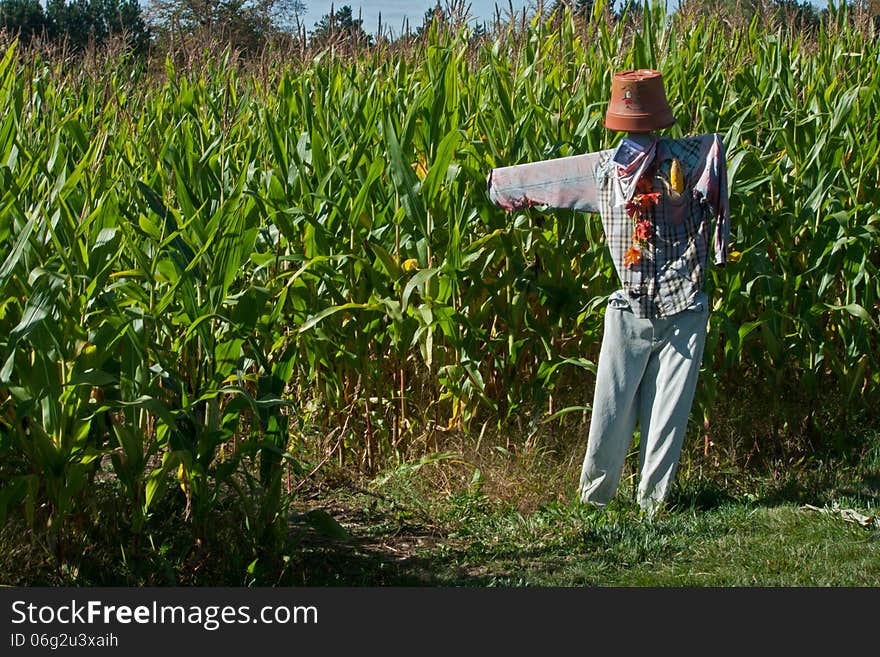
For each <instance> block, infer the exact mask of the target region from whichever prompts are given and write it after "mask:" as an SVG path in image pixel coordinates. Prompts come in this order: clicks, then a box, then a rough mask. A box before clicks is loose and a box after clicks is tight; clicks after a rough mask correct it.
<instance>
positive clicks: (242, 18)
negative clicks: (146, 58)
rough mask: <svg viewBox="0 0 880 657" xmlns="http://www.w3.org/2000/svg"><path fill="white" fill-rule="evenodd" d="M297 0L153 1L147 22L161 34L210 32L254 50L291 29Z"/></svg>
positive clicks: (295, 19)
mask: <svg viewBox="0 0 880 657" xmlns="http://www.w3.org/2000/svg"><path fill="white" fill-rule="evenodd" d="M304 12H305V4H303V3H302V2H299V0H154V2H153V3H152V7H151V10H150V21H151V23H152V25H153V26H154V27H155V29H156V31H157V32H158V33H159V34H160V35H162V36H163V37H167V36H171V37H173V38H179V37H189V36H195V35H198V36H203V35H205V34H207V35H209V36H210V37H211V38H218V39H222V40H224V41H226V42H227V43H228V44H229V45H231V46H232V47H234V48H238V49H240V50H243V51H257V50H259V49H260V48H261V47H262V46H263V45H264V44H265V43H266V41H267V40H268V39H269V38H270V37H271V36H272V35H274V34H275V33H276V32H277V31H278V30H279V29H282V30H287V29H293V28H295V27H297V26H298V25H299V17H300V16H302V14H303V13H304Z"/></svg>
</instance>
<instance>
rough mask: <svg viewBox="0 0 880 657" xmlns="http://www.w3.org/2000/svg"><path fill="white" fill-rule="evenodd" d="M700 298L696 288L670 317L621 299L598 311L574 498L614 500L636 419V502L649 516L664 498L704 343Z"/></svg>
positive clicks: (599, 503)
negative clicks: (595, 363) (639, 311)
mask: <svg viewBox="0 0 880 657" xmlns="http://www.w3.org/2000/svg"><path fill="white" fill-rule="evenodd" d="M708 310H709V309H708V302H707V299H706V295H705V293H701V294H700V295H699V296H698V298H697V300H696V301H695V302H694V303H693V304H691V306H690V308H688V309H687V310H684V311H682V312H680V313H677V314H675V315H672V316H670V317H664V318H660V319H639V318H637V317H636V316H635V315H633V313H632V311H631V310H630V309H629V305H628V304H627V303H626V300H625V299H624V298H623V297H622V296H618V295H612V298H611V300H610V301H609V304H608V306H607V308H606V310H605V333H604V335H603V337H602V347H601V349H600V352H599V367H598V371H597V375H596V391H595V393H594V397H593V409H592V418H591V420H590V432H589V438H588V442H587V453H586V456H585V457H584V465H583V468H582V470H581V480H580V490H581V500H582V501H583V502H585V503H590V504H594V505H596V506H600V507H602V506H605V505H606V504H607V503H608V502H610V501H611V498H612V497H614V494H615V492H616V491H617V486H618V484H619V483H620V475H621V472H622V470H623V464H624V461H625V460H626V453H627V451H628V450H629V447H630V445H631V444H632V441H633V433H634V431H635V427H636V421H637V420H638V422H639V426H640V430H641V441H640V444H639V486H638V494H637V498H638V502H639V505H640V506H641V508H642V509H643V510H645V511H647V512H649V513H653V512H654V511H655V510H656V508H657V507H658V506H659V505H660V504H662V503H663V502H664V501H665V500H666V496H667V495H668V493H669V489H670V487H671V485H672V481H673V478H674V476H675V469H676V466H677V465H678V459H679V456H680V455H681V448H682V444H683V442H684V435H685V429H686V427H687V421H688V415H689V414H690V411H691V406H692V404H693V400H694V391H695V390H696V386H697V376H698V375H699V372H700V363H701V361H702V359H703V347H704V346H705V344H706V325H707V319H708Z"/></svg>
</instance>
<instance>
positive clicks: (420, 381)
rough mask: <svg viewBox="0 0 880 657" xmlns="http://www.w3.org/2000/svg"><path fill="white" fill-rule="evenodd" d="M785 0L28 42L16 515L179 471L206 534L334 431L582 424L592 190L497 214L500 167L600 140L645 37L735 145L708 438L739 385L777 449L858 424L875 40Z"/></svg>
mask: <svg viewBox="0 0 880 657" xmlns="http://www.w3.org/2000/svg"><path fill="white" fill-rule="evenodd" d="M783 27H784V26H774V25H772V24H766V23H764V22H762V21H761V20H760V19H759V18H756V19H755V20H753V21H752V22H751V23H750V24H748V23H747V24H743V25H740V26H737V25H732V24H731V23H730V22H727V21H722V20H720V19H717V18H711V17H710V18H705V17H699V18H697V17H693V16H691V17H687V16H681V15H672V16H670V15H668V14H667V13H666V11H665V9H664V8H663V7H659V6H658V7H654V8H650V9H648V10H647V11H645V12H643V13H642V14H641V15H640V16H639V17H638V18H637V19H636V20H635V21H614V20H610V19H609V18H608V15H607V14H606V11H605V7H603V6H602V4H601V3H599V4H598V5H597V7H596V10H595V11H594V14H593V19H592V20H591V21H590V22H588V23H587V24H584V23H582V22H580V21H576V20H574V19H573V18H572V16H571V15H570V14H562V15H558V16H556V17H554V18H553V19H552V20H551V19H548V18H547V17H538V18H536V19H534V20H533V21H531V22H525V23H524V24H522V25H509V26H506V27H505V28H503V29H496V30H495V31H494V32H492V33H489V34H488V35H487V36H486V37H485V38H482V39H479V40H476V39H472V38H471V34H470V33H469V32H468V30H467V29H466V28H457V29H439V28H435V29H432V30H431V32H430V33H429V34H428V35H427V39H426V41H425V42H424V44H422V45H420V46H419V47H414V48H412V49H411V50H408V51H406V52H401V51H396V50H394V49H390V48H380V47H376V48H372V49H367V48H364V49H363V51H362V52H360V53H357V54H356V56H345V57H343V56H339V55H337V54H336V53H334V52H333V51H332V50H327V51H324V52H322V53H319V54H317V55H316V56H314V57H311V58H309V59H307V60H306V61H302V62H290V63H285V61H283V60H282V59H281V58H276V59H273V60H271V61H267V62H263V64H262V68H260V69H259V70H254V69H252V68H248V67H247V66H243V65H241V64H240V63H239V62H238V61H237V60H236V59H235V57H234V56H233V55H230V54H229V53H227V54H226V55H225V56H224V55H217V56H215V57H208V58H206V60H205V63H204V64H203V65H201V66H197V67H184V66H181V65H180V64H179V62H176V61H175V60H174V59H173V58H168V59H167V61H166V63H165V67H164V70H162V69H160V70H159V71H149V70H148V69H147V68H146V67H144V66H140V65H137V63H135V62H130V61H128V60H126V59H125V58H124V57H116V58H112V59H107V60H106V61H103V62H101V63H100V64H99V65H98V66H97V68H96V69H94V70H91V69H88V68H86V67H79V66H76V65H71V64H70V62H62V61H55V60H52V59H51V58H46V57H40V56H31V55H28V54H26V53H25V52H24V51H23V50H22V49H21V48H19V47H16V46H15V45H14V44H13V45H10V46H9V47H8V48H7V49H6V50H5V52H4V53H3V56H2V61H0V108H2V111H0V292H2V293H0V473H2V477H3V484H2V490H0V523H4V522H5V521H6V518H7V517H10V516H11V515H12V514H15V515H16V516H21V517H22V518H24V521H25V522H26V523H28V525H29V526H30V527H32V528H34V529H35V530H38V531H36V534H37V535H39V536H43V537H44V539H41V540H45V541H46V544H47V545H48V546H49V547H50V548H51V549H52V550H54V552H55V553H56V555H58V557H59V558H60V559H63V558H64V554H63V551H64V550H65V549H66V550H71V549H74V548H73V547H72V545H71V543H72V539H71V540H68V545H67V547H65V546H64V545H65V541H64V540H63V537H64V536H65V532H75V531H76V529H77V528H82V527H84V526H87V525H88V524H89V523H95V522H98V520H97V519H96V516H95V506H94V498H95V495H96V494H97V493H96V491H97V490H98V487H101V488H100V490H102V491H104V492H102V493H101V494H102V495H109V494H111V493H108V492H107V491H111V492H112V495H111V496H112V499H113V504H112V505H111V507H110V511H106V510H105V511H102V514H103V515H101V516H100V517H101V520H100V521H101V522H104V523H110V524H113V525H114V526H118V527H124V528H126V529H125V531H127V532H129V533H130V534H131V535H132V536H134V537H135V538H137V537H141V536H143V537H146V536H149V535H150V533H151V532H153V531H155V528H156V527H157V526H158V525H160V524H161V523H162V522H163V521H164V519H167V515H162V514H160V515H159V516H157V515H156V509H157V508H159V505H160V504H162V503H163V500H164V502H165V503H167V504H170V503H171V500H179V505H178V506H173V505H172V506H166V507H163V508H166V509H168V508H171V509H176V511H175V513H179V514H180V515H181V517H184V518H186V519H187V521H189V522H191V524H192V526H193V527H195V533H196V534H199V533H200V532H202V531H205V529H204V528H205V527H207V526H209V525H210V522H211V517H212V514H213V513H215V512H216V510H217V508H218V505H222V504H230V503H233V504H236V505H238V507H237V508H239V509H240V511H241V514H242V517H243V519H244V520H243V526H244V528H245V531H244V533H243V535H244V537H245V538H242V539H240V540H242V541H245V542H247V543H248V545H250V546H251V549H252V553H253V555H254V557H255V558H257V557H259V556H260V554H261V550H264V549H268V548H266V545H267V542H271V540H272V539H271V537H272V536H274V534H273V532H274V531H275V530H276V528H277V527H278V525H279V523H280V524H283V521H284V518H285V515H284V509H285V508H286V506H285V504H286V503H285V500H286V499H288V493H295V491H296V486H297V483H298V482H299V481H301V480H303V478H305V477H307V476H308V475H309V472H310V471H311V470H312V468H313V467H319V466H320V463H321V459H322V458H323V459H324V460H327V459H332V460H333V461H334V462H336V461H339V462H342V463H349V464H352V465H355V466H357V467H360V468H363V469H364V470H366V471H370V472H373V471H377V470H378V469H380V468H382V467H384V466H386V465H388V464H397V463H402V462H405V461H406V460H407V459H412V458H418V457H420V456H423V455H425V454H428V453H432V452H434V451H436V450H443V449H444V440H445V437H446V436H447V435H448V434H451V433H455V434H456V435H464V436H470V439H471V440H474V441H476V440H479V439H480V437H481V436H483V435H484V433H485V432H486V431H487V427H488V429H489V430H490V431H494V432H496V433H501V434H507V436H508V437H507V441H508V443H509V444H508V447H509V446H510V444H513V445H516V444H517V443H518V442H519V443H521V442H522V441H523V440H526V439H528V438H529V437H530V436H532V435H533V434H534V432H535V431H537V429H536V428H535V427H544V428H547V427H554V430H556V431H560V432H569V433H570V434H571V439H570V444H571V449H572V450H573V451H576V452H578V454H580V453H582V450H583V447H584V445H585V441H583V440H581V439H582V438H583V436H584V434H583V432H582V429H581V426H582V425H581V422H582V420H583V418H584V417H588V412H589V410H588V406H589V400H590V399H591V397H592V381H593V380H594V379H593V372H594V370H595V365H594V363H595V361H596V359H597V357H598V348H599V342H600V340H601V327H602V312H603V309H604V302H605V299H606V298H607V296H608V294H610V293H611V292H612V291H613V290H614V289H615V284H616V278H615V275H614V270H613V266H612V264H611V261H610V258H609V256H608V254H607V253H606V251H607V250H606V248H605V244H604V241H603V237H602V232H601V226H600V223H599V221H598V218H597V217H591V216H587V215H581V214H576V213H573V212H561V211H557V212H542V211H540V209H537V208H532V209H529V210H526V211H522V212H517V213H512V214H506V213H505V212H503V211H502V210H500V209H498V208H496V207H494V206H493V205H492V204H491V203H490V202H489V200H488V197H487V194H486V175H487V173H488V171H489V169H491V168H492V167H496V166H505V165H509V164H516V163H521V162H527V161H535V160H541V159H547V158H551V157H559V156H566V155H574V154H578V153H583V152H590V151H595V150H598V149H601V148H608V147H611V146H612V145H614V143H616V139H618V138H619V135H617V134H615V133H611V132H609V131H607V130H605V129H604V128H603V127H602V118H603V116H604V110H605V104H606V102H607V98H608V97H609V93H610V85H611V77H612V74H613V72H614V71H616V70H621V69H628V68H645V67H647V68H657V69H659V70H661V71H662V73H663V76H664V81H665V84H666V91H667V95H668V98H669V101H670V104H671V105H672V108H673V110H674V113H675V116H676V117H677V124H676V125H675V126H674V127H673V128H671V129H670V130H669V131H668V134H670V135H671V136H683V135H688V134H698V133H707V132H718V133H720V134H721V135H722V137H723V139H724V142H725V144H726V146H727V156H728V176H729V186H730V190H731V215H732V225H733V238H734V245H733V249H734V253H733V255H732V258H731V260H732V262H731V263H729V264H728V266H727V267H726V268H724V269H710V280H709V283H708V285H709V289H708V292H709V294H710V298H711V299H712V305H713V312H712V314H711V320H710V321H711V324H710V331H709V342H708V343H707V347H706V356H705V359H704V363H703V372H702V374H701V382H700V389H699V392H698V399H697V402H696V405H695V409H694V418H695V422H694V426H696V427H697V428H698V429H699V432H700V437H699V442H700V445H701V448H702V445H703V442H702V441H703V433H705V449H706V452H707V454H708V453H710V443H713V442H717V439H716V438H714V437H713V431H714V430H715V429H714V427H715V426H716V424H715V418H716V417H718V416H719V414H720V413H722V411H723V412H724V413H726V414H727V415H726V417H727V421H728V422H735V421H736V419H737V418H736V416H735V414H733V415H732V414H731V413H730V410H729V409H730V407H731V405H734V406H736V405H740V406H742V407H743V408H754V409H760V412H761V413H762V414H763V417H764V419H765V420H766V421H767V424H766V426H767V427H769V429H768V431H767V433H766V434H764V435H762V436H761V437H760V438H757V437H756V440H761V441H764V443H763V444H762V446H763V447H766V448H768V449H772V448H773V447H772V444H771V443H772V441H774V440H776V441H785V440H787V439H788V436H790V435H794V433H796V432H798V431H801V429H803V428H804V427H807V428H810V427H812V431H813V435H814V436H816V435H817V436H818V438H815V437H814V438H811V439H810V441H812V442H810V441H808V444H806V443H805V448H806V447H809V448H811V449H813V448H819V447H823V448H825V447H829V446H830V447H834V446H835V445H837V443H840V445H838V446H841V445H845V444H848V443H847V440H848V438H847V437H848V436H851V435H856V434H858V432H859V431H860V428H861V427H864V426H876V423H877V420H878V414H877V410H876V409H877V408H878V402H880V395H878V393H877V391H878V386H880V343H878V336H880V327H878V307H880V301H878V296H880V277H878V266H880V246H878V245H880V240H878V232H880V197H878V193H877V189H878V188H880V162H878V156H880V124H878V123H877V117H878V116H880V76H878V75H877V74H876V71H877V70H878V67H880V40H878V38H877V35H876V34H874V33H873V32H872V31H871V29H870V27H869V26H862V25H860V24H858V23H856V22H854V21H853V20H852V17H851V16H849V15H848V14H847V13H846V12H845V11H839V12H832V13H831V17H830V22H829V23H828V24H826V25H825V26H823V28H822V30H821V31H820V32H818V33H817V34H813V35H808V34H804V35H798V34H793V33H791V32H790V31H787V30H785V29H783ZM740 419H741V421H742V425H741V426H734V427H733V430H734V431H739V432H741V433H743V434H748V433H749V432H750V431H754V426H753V420H754V415H748V414H744V415H743V417H741V418H740ZM699 420H702V422H699ZM512 427H517V428H516V429H512ZM832 429H833V430H832ZM803 431H804V435H807V434H809V431H807V430H806V429H804V430H803ZM787 432H788V433H787ZM816 440H818V441H819V442H818V443H817V442H816ZM835 441H837V442H835ZM749 442H751V439H749ZM825 443H828V444H825ZM831 443H834V444H831ZM305 455H308V456H305ZM230 499H231V500H233V502H230ZM138 540H139V539H138ZM144 540H145V541H146V539H144Z"/></svg>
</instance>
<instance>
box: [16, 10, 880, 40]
mask: <svg viewBox="0 0 880 657" xmlns="http://www.w3.org/2000/svg"><path fill="white" fill-rule="evenodd" d="M866 2H868V3H873V4H877V2H876V0H856V2H855V3H854V5H861V4H865V3H866ZM502 4H503V3H502ZM615 4H617V5H618V6H617V7H616V8H615ZM594 5H595V0H553V1H548V2H547V4H546V5H544V11H545V14H546V15H547V16H553V15H554V13H555V12H556V11H557V10H558V9H563V8H570V9H571V11H572V15H573V16H574V17H575V19H576V20H577V19H584V20H587V19H589V17H590V15H591V14H592V12H593V8H594ZM640 5H641V2H632V1H624V0H616V2H615V0H610V2H609V3H608V9H609V12H610V14H611V17H612V18H613V19H618V20H619V19H621V18H623V17H624V16H625V15H626V16H628V17H629V18H630V19H632V18H633V17H634V16H637V15H638V14H639V11H640ZM305 10H306V5H305V4H304V3H303V2H301V1H300V0H152V1H151V2H150V4H149V5H148V6H147V8H146V9H144V8H142V7H141V5H140V3H139V0H48V1H47V2H46V5H45V7H44V6H43V5H42V4H41V2H40V0H0V32H5V33H6V34H7V35H11V36H13V37H16V38H18V39H19V40H20V41H22V42H24V43H29V42H31V41H33V40H41V41H43V42H49V43H54V44H63V45H64V46H66V47H68V48H71V49H73V50H75V51H81V50H83V49H85V48H87V47H88V46H90V45H93V46H98V47H100V46H102V45H104V44H105V43H106V42H107V41H108V40H109V39H111V38H122V39H123V40H124V42H125V44H126V45H127V46H128V47H129V48H131V49H133V50H134V51H136V52H140V53H144V52H146V51H147V50H148V49H150V48H151V47H152V48H154V49H156V50H157V51H159V52H161V51H162V50H164V49H165V47H167V46H168V45H169V43H173V42H174V40H175V39H181V38H184V39H185V38H187V37H191V36H194V35H199V34H200V33H201V34H208V35H210V36H211V37H212V39H214V40H215V41H216V40H220V41H222V42H224V43H228V44H229V45H230V46H232V47H234V48H236V49H238V50H240V51H244V52H247V51H252V52H258V51H259V50H260V49H261V48H263V47H264V46H265V45H266V44H268V43H270V42H271V41H272V40H274V39H279V38H281V39H296V40H298V42H300V43H303V44H305V43H308V44H309V45H311V46H316V47H322V46H324V45H327V44H329V43H334V44H347V45H355V46H362V45H367V46H369V45H373V44H374V43H375V41H376V39H377V37H376V36H374V35H373V34H369V33H368V32H367V31H366V30H365V29H364V25H363V20H362V19H361V18H360V17H359V16H358V17H356V16H355V14H354V11H353V10H352V7H351V6H350V5H343V6H342V7H340V8H338V9H334V8H333V6H332V5H331V10H330V12H329V13H327V14H325V15H324V16H323V17H322V18H321V19H320V20H319V21H318V22H316V23H315V24H314V26H313V28H312V29H311V30H310V31H308V33H307V29H306V26H305V25H303V23H302V17H303V16H304V15H305ZM468 11H469V5H468V4H466V3H465V2H463V1H462V0H452V1H451V2H449V1H447V2H446V4H445V5H442V4H441V3H440V2H439V1H438V2H437V3H436V5H435V7H433V8H429V9H427V10H426V11H425V13H424V15H423V17H422V20H421V23H420V24H418V25H416V26H415V29H414V31H413V32H412V34H406V35H400V36H405V37H409V36H415V37H417V38H418V37H420V36H421V35H422V34H424V33H425V32H426V31H427V30H428V28H430V26H431V25H432V24H433V22H434V21H436V20H440V21H442V22H451V23H460V22H461V21H462V20H463V18H464V17H466V15H467V13H468ZM678 11H697V12H703V13H706V12H723V13H725V14H727V15H735V16H738V17H740V18H744V19H746V20H750V19H751V17H752V16H754V14H755V13H757V12H764V13H765V14H766V13H768V12H769V13H770V14H772V15H775V16H777V17H779V18H781V19H782V22H783V23H784V26H785V28H786V29H793V30H797V31H799V32H810V31H814V30H817V29H818V28H819V26H820V25H821V23H822V21H823V19H824V17H825V14H827V9H823V10H819V9H818V8H817V7H816V6H815V5H813V4H812V3H811V2H809V1H808V0H803V1H802V2H799V1H798V0H682V2H681V3H680V5H679V9H678ZM875 20H876V18H875ZM474 31H475V33H477V34H483V33H485V31H486V26H485V25H477V26H476V27H475V28H474ZM383 37H384V35H378V38H383Z"/></svg>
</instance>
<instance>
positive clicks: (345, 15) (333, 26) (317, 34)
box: [309, 5, 373, 46]
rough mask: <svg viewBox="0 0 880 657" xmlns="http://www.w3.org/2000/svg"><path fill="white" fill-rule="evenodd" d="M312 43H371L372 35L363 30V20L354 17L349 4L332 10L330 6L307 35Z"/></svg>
mask: <svg viewBox="0 0 880 657" xmlns="http://www.w3.org/2000/svg"><path fill="white" fill-rule="evenodd" d="M309 36H310V38H311V40H312V43H314V44H317V45H319V46H321V45H327V44H329V43H330V42H333V43H337V44H338V43H345V44H351V45H372V43H373V37H372V36H370V35H369V34H367V33H366V32H365V31H364V21H363V19H361V18H354V16H353V15H352V11H351V6H350V5H345V6H343V7H342V8H341V9H340V10H339V11H337V12H334V11H333V9H332V7H331V9H330V13H329V14H324V15H323V16H322V17H321V20H319V21H318V22H317V23H315V29H314V30H312V32H311V34H310V35H309Z"/></svg>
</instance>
